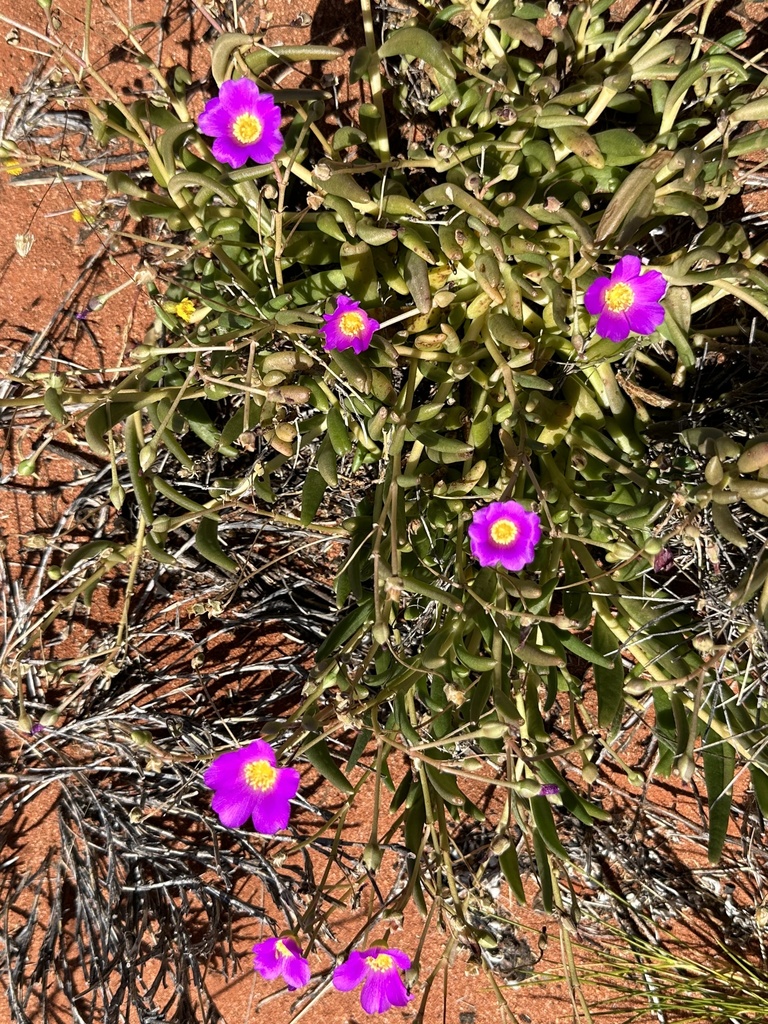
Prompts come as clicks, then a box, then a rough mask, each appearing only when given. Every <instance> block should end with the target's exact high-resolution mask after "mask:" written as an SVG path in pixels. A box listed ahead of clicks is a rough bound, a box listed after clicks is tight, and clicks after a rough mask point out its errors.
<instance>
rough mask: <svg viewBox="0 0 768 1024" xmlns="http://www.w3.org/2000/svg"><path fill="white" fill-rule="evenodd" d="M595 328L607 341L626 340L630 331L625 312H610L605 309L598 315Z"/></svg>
mask: <svg viewBox="0 0 768 1024" xmlns="http://www.w3.org/2000/svg"><path fill="white" fill-rule="evenodd" d="M595 330H596V331H597V333H598V334H599V335H600V337H601V338H607V339H608V340H609V341H626V340H627V338H628V337H629V332H630V327H629V322H628V321H627V315H626V313H612V312H611V311H610V310H608V309H606V310H605V311H604V312H603V313H602V314H601V315H600V319H599V320H598V321H597V324H596V325H595Z"/></svg>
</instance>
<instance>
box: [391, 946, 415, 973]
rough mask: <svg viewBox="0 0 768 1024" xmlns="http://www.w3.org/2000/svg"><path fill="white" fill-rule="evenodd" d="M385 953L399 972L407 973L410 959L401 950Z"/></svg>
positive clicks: (409, 967)
mask: <svg viewBox="0 0 768 1024" xmlns="http://www.w3.org/2000/svg"><path fill="white" fill-rule="evenodd" d="M387 953H389V955H390V956H391V957H392V959H393V960H394V961H395V963H396V964H397V966H398V967H399V968H400V970H401V971H409V970H410V969H411V958H410V957H409V956H408V954H407V953H404V952H403V951H402V949H388V950H387Z"/></svg>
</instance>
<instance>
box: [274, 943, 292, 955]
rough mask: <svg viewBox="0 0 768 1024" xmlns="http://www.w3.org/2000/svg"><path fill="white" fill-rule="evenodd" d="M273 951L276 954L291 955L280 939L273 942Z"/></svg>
mask: <svg viewBox="0 0 768 1024" xmlns="http://www.w3.org/2000/svg"><path fill="white" fill-rule="evenodd" d="M275 952H276V953H277V955H278V956H293V954H292V953H291V951H290V949H288V947H287V946H286V944H285V943H284V942H283V940H282V939H278V940H277V942H276V943H275Z"/></svg>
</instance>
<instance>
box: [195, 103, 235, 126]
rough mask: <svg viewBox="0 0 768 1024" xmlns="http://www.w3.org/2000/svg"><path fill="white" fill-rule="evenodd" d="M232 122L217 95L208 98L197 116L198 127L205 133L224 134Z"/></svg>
mask: <svg viewBox="0 0 768 1024" xmlns="http://www.w3.org/2000/svg"><path fill="white" fill-rule="evenodd" d="M231 124H232V118H231V116H230V114H229V113H228V111H227V108H226V107H225V106H224V105H223V104H222V102H221V100H220V99H219V98H218V97H217V96H216V97H214V98H213V99H212V100H208V102H207V103H206V104H205V107H204V108H203V110H202V111H201V113H200V114H199V115H198V118H197V127H198V128H199V129H200V131H201V132H202V133H203V135H224V134H225V133H226V132H228V131H229V126H230V125H231Z"/></svg>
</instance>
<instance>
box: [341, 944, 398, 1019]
mask: <svg viewBox="0 0 768 1024" xmlns="http://www.w3.org/2000/svg"><path fill="white" fill-rule="evenodd" d="M410 966H411V958H410V957H409V956H408V955H407V954H406V953H403V952H402V951H401V950H399V949H382V948H381V947H379V946H374V947H373V949H365V950H363V952H362V953H358V952H357V951H354V952H352V953H350V954H349V959H348V960H347V961H346V962H345V963H343V964H339V966H338V967H337V968H336V970H335V971H334V972H333V987H334V988H337V989H338V990H339V992H349V991H350V990H351V989H353V988H357V986H358V985H359V984H360V982H361V981H362V983H363V991H362V992H361V993H360V1005H361V1006H362V1008H363V1009H364V1010H365V1012H366V1013H386V1011H387V1010H388V1009H389V1008H390V1007H391V1006H406V1005H407V1004H408V1003H409V1002H410V1000H411V999H413V996H409V995H408V992H407V991H406V988H405V985H404V983H403V979H402V978H401V977H400V971H407V970H408V968H409V967H410Z"/></svg>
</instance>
